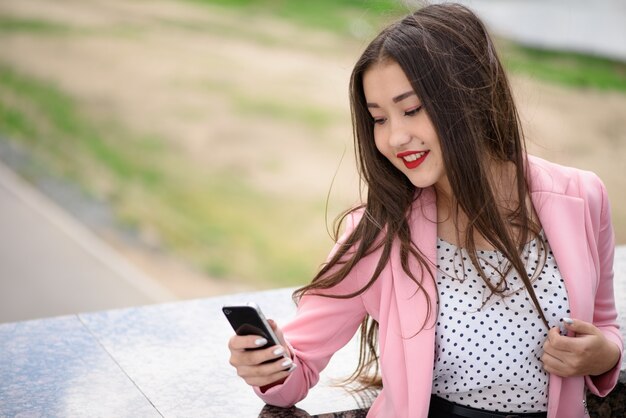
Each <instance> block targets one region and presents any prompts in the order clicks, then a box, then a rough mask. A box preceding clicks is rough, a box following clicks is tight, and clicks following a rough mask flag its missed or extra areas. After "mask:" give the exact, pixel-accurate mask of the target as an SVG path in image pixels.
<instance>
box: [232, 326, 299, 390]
mask: <svg viewBox="0 0 626 418" xmlns="http://www.w3.org/2000/svg"><path fill="white" fill-rule="evenodd" d="M268 322H269V323H270V325H271V327H272V329H273V330H274V333H275V334H276V336H277V337H278V340H279V342H280V345H275V346H273V347H269V348H265V349H262V350H254V349H255V348H259V347H262V346H264V345H265V344H267V341H266V340H265V338H262V337H259V336H255V335H246V336H240V335H235V336H233V337H232V338H231V339H230V340H229V341H228V348H229V349H230V364H231V365H232V366H233V367H234V368H235V369H237V374H238V375H239V376H240V377H241V378H242V379H243V380H244V381H245V382H246V383H247V384H249V385H251V386H259V387H261V391H263V392H264V391H265V390H267V389H269V388H270V387H272V386H275V385H278V384H280V383H282V382H283V381H284V380H285V379H286V378H287V377H288V376H289V374H290V373H291V372H292V371H293V369H294V368H295V364H294V363H293V361H292V360H291V353H290V352H289V349H288V348H287V344H286V343H285V338H284V337H283V333H282V331H281V330H280V328H278V326H277V325H276V323H275V322H274V321H272V320H271V319H270V320H268ZM283 353H287V355H288V358H286V357H285V356H284V354H283ZM266 361H268V363H265V362H266Z"/></svg>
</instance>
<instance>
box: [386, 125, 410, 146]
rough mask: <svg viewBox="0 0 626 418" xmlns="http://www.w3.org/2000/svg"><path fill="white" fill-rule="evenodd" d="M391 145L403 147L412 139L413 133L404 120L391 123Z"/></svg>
mask: <svg viewBox="0 0 626 418" xmlns="http://www.w3.org/2000/svg"><path fill="white" fill-rule="evenodd" d="M390 127H391V129H390V132H389V145H391V146H392V147H401V146H403V145H405V144H408V143H409V142H410V141H411V133H410V131H409V129H407V127H406V126H405V124H404V123H402V121H394V122H392V123H391V124H390Z"/></svg>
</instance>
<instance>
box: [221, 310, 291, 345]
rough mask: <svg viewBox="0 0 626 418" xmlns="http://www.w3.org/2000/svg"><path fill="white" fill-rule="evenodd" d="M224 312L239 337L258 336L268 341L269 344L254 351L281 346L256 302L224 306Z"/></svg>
mask: <svg viewBox="0 0 626 418" xmlns="http://www.w3.org/2000/svg"><path fill="white" fill-rule="evenodd" d="M222 312H224V315H226V319H228V322H230V325H231V326H232V327H233V329H234V330H235V333H236V334H237V335H258V336H260V337H263V338H265V339H266V340H267V344H265V345H264V346H261V347H259V348H254V349H253V350H260V349H263V348H268V347H272V346H274V345H279V344H280V343H279V342H278V338H277V337H276V335H275V334H274V331H273V330H272V327H271V326H270V324H269V323H268V322H267V319H265V316H264V315H263V312H261V308H259V305H257V304H256V303H254V302H248V303H247V304H245V305H231V306H223V307H222Z"/></svg>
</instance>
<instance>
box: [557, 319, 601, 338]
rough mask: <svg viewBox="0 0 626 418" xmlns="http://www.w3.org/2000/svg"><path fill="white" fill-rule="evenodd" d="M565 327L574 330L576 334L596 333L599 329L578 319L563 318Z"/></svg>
mask: <svg viewBox="0 0 626 418" xmlns="http://www.w3.org/2000/svg"><path fill="white" fill-rule="evenodd" d="M562 321H563V324H564V325H565V328H566V329H568V330H570V331H573V332H575V333H576V334H577V335H597V334H599V333H600V330H599V329H598V328H596V326H595V325H593V324H591V323H589V322H585V321H581V320H580V319H572V318H563V319H562Z"/></svg>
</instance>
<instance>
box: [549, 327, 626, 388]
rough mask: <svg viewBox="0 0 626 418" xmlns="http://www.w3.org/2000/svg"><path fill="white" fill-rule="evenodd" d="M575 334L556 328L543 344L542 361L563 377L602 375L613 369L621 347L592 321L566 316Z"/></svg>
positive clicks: (551, 371)
mask: <svg viewBox="0 0 626 418" xmlns="http://www.w3.org/2000/svg"><path fill="white" fill-rule="evenodd" d="M563 323H564V324H565V328H566V329H567V330H570V331H573V332H575V333H576V336H575V337H566V336H562V335H561V334H560V333H559V329H558V328H556V327H555V328H552V329H551V330H550V332H549V333H548V338H547V339H546V342H545V343H544V344H543V351H544V353H543V356H541V361H542V362H543V367H544V369H545V370H546V371H547V372H548V373H553V374H556V375H557V376H561V377H570V376H598V375H601V374H602V373H605V372H607V371H609V370H611V369H612V368H613V367H614V366H615V365H616V364H617V361H618V360H619V358H620V350H619V347H618V346H617V345H616V344H614V343H613V342H611V341H609V340H608V339H607V338H606V337H605V336H604V334H602V332H600V330H599V329H598V328H597V327H596V326H595V325H593V324H590V323H589V322H584V321H579V320H577V319H576V320H571V319H569V318H564V319H563Z"/></svg>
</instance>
